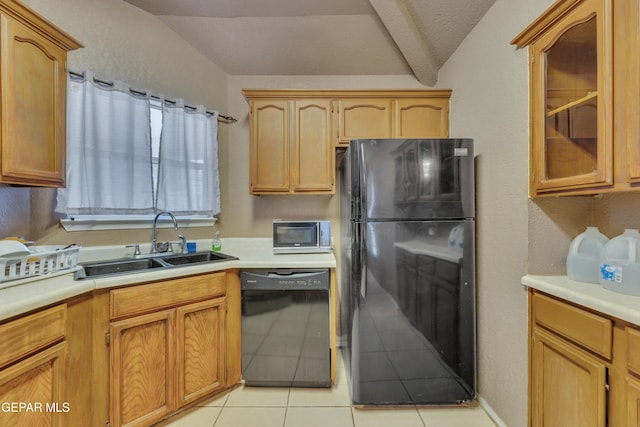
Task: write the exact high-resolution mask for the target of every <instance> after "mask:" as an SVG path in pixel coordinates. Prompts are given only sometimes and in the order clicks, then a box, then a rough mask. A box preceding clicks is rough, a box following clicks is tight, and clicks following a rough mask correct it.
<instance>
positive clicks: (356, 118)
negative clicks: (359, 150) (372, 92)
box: [338, 98, 393, 145]
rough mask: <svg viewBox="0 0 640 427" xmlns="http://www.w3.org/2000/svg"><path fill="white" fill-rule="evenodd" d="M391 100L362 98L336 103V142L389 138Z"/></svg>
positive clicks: (390, 131) (390, 134)
mask: <svg viewBox="0 0 640 427" xmlns="http://www.w3.org/2000/svg"><path fill="white" fill-rule="evenodd" d="M391 103H392V100H391V99H380V98H371V99H369V98H364V99H344V100H339V101H338V142H339V143H340V144H346V145H349V141H350V140H352V139H365V138H391V136H392V129H391V123H392V117H393V111H392V108H391Z"/></svg>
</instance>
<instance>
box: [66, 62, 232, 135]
mask: <svg viewBox="0 0 640 427" xmlns="http://www.w3.org/2000/svg"><path fill="white" fill-rule="evenodd" d="M69 74H70V75H72V76H75V77H78V78H82V79H84V73H78V72H76V71H71V70H69ZM93 81H94V82H95V83H99V84H103V85H107V86H113V82H110V81H107V80H101V79H98V78H96V77H94V78H93ZM129 92H131V93H133V94H134V95H140V96H149V97H150V98H153V99H157V100H160V99H161V98H160V97H158V96H155V95H148V94H147V92H144V91H140V90H136V89H133V88H129ZM164 101H165V102H168V103H169V104H175V103H176V102H175V101H172V100H170V99H165V100H164ZM184 107H185V108H188V109H190V110H195V109H196V107H192V106H190V105H185V106H184ZM206 113H207V114H208V115H214V113H213V112H211V111H206ZM218 121H219V122H222V123H235V122H237V121H238V119H236V118H235V117H231V116H225V115H222V114H220V113H218Z"/></svg>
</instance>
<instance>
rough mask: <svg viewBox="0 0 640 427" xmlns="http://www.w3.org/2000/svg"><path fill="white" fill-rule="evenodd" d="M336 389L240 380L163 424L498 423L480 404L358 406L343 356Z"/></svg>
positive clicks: (397, 426)
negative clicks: (243, 383) (253, 384)
mask: <svg viewBox="0 0 640 427" xmlns="http://www.w3.org/2000/svg"><path fill="white" fill-rule="evenodd" d="M337 362H338V363H337V378H336V384H335V385H334V386H333V387H332V388H331V389H311V388H268V387H245V386H241V387H238V388H236V389H234V390H232V391H231V392H229V393H225V394H224V395H222V396H219V397H217V398H214V399H212V400H210V401H206V402H203V403H201V404H200V405H199V406H197V407H195V408H192V409H190V410H188V411H186V412H184V413H182V414H181V415H180V416H176V417H174V418H172V419H171V420H169V421H165V422H162V423H160V424H159V425H158V426H162V427H316V426H317V427H327V426H331V427H388V426H394V427H495V424H494V423H493V422H492V421H491V419H490V418H489V416H488V415H487V414H486V412H485V411H484V410H483V409H482V408H481V407H479V406H477V407H461V408H451V407H422V406H418V407H416V406H408V407H403V408H393V409H389V408H380V409H378V408H365V409H362V408H355V407H352V406H351V400H350V398H349V389H348V385H347V380H346V378H345V374H344V365H343V364H342V360H341V359H340V358H338V361H337Z"/></svg>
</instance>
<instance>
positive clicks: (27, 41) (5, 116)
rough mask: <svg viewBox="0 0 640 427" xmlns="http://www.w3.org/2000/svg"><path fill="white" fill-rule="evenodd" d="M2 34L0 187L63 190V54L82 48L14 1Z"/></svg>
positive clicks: (6, 3) (3, 12)
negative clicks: (40, 187) (21, 186)
mask: <svg viewBox="0 0 640 427" xmlns="http://www.w3.org/2000/svg"><path fill="white" fill-rule="evenodd" d="M0 29H1V30H2V35H1V36H0V94H1V95H0V101H1V107H0V117H1V119H0V182H4V183H9V184H22V185H33V186H46V187H63V186H64V185H65V178H66V162H65V158H66V151H65V150H66V148H65V147H66V141H65V138H66V136H65V127H66V82H67V80H66V79H67V78H66V60H67V51H69V50H72V49H77V48H79V47H81V45H80V43H78V42H77V41H76V40H74V39H73V38H71V37H69V36H68V35H67V34H65V33H63V32H62V31H61V30H59V29H58V28H56V27H55V26H53V25H52V24H50V23H49V22H47V21H46V20H44V19H43V18H41V17H40V16H38V15H36V14H35V13H34V12H32V11H30V10H29V9H27V8H26V7H24V6H23V5H21V4H20V3H18V2H16V1H13V0H2V1H0Z"/></svg>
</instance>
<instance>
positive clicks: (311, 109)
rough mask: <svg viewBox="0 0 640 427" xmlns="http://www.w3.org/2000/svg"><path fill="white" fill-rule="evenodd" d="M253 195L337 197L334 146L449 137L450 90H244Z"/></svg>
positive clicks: (251, 190)
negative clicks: (376, 140)
mask: <svg viewBox="0 0 640 427" xmlns="http://www.w3.org/2000/svg"><path fill="white" fill-rule="evenodd" d="M242 93H243V94H244V96H245V97H246V98H247V100H248V101H249V108H250V133H251V135H250V192H251V194H258V195H259V194H333V193H334V192H335V188H334V185H335V184H334V181H335V168H334V147H339V146H344V147H346V146H348V144H349V141H350V140H352V139H359V138H444V137H447V136H448V135H449V98H450V97H451V90H379V91H351V90H345V91H324V90H243V91H242Z"/></svg>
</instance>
